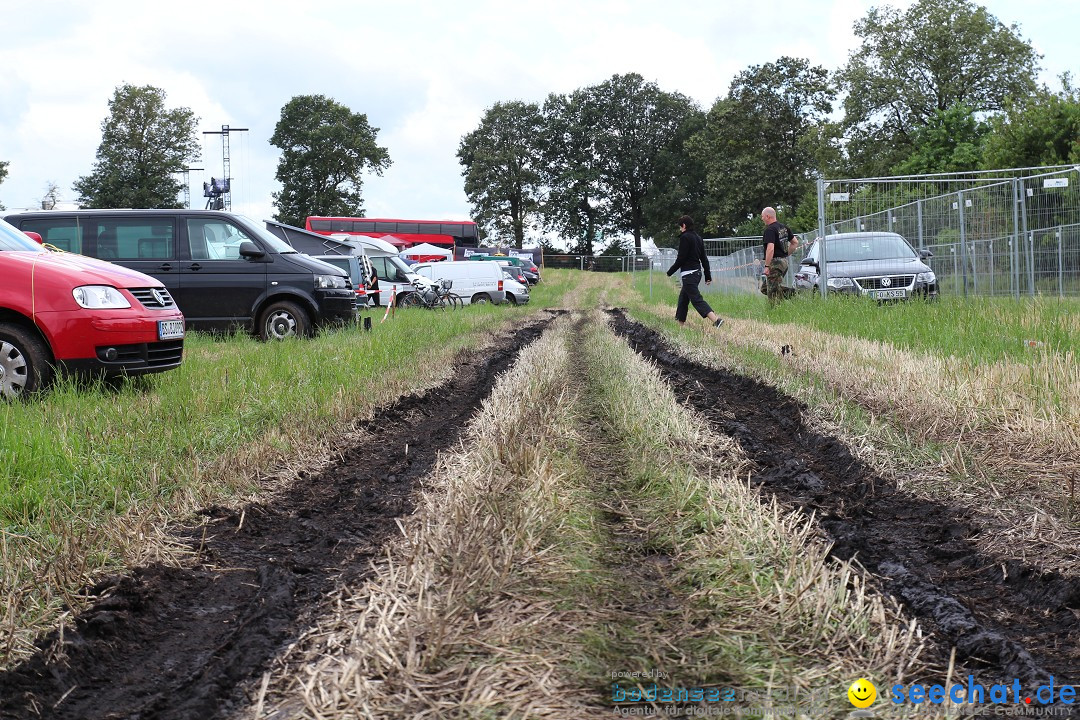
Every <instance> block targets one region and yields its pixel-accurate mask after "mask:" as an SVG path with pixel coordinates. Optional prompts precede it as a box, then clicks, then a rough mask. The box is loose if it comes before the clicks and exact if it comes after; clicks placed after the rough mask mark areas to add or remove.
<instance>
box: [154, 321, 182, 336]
mask: <svg viewBox="0 0 1080 720" xmlns="http://www.w3.org/2000/svg"><path fill="white" fill-rule="evenodd" d="M157 334H158V340H177V339H179V338H182V337H184V321H183V320H158V324H157Z"/></svg>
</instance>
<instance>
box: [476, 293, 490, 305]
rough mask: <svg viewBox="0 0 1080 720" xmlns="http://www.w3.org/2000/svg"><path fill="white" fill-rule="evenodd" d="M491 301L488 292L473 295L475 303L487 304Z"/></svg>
mask: <svg viewBox="0 0 1080 720" xmlns="http://www.w3.org/2000/svg"><path fill="white" fill-rule="evenodd" d="M489 302H491V298H489V297H488V296H487V293H476V294H475V295H473V296H472V304H473V305H486V304H488V303H489Z"/></svg>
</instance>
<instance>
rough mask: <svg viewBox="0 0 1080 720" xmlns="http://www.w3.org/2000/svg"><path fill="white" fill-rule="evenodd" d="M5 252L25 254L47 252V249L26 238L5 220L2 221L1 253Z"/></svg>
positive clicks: (0, 222)
mask: <svg viewBox="0 0 1080 720" xmlns="http://www.w3.org/2000/svg"><path fill="white" fill-rule="evenodd" d="M3 250H20V251H23V252H47V251H46V250H45V248H43V247H41V246H40V245H38V244H37V243H36V242H34V241H33V240H31V239H30V238H28V237H26V236H25V235H23V234H22V233H21V232H19V231H18V230H16V229H15V228H13V227H12V226H11V225H8V224H7V223H6V222H4V221H3V220H0V251H3Z"/></svg>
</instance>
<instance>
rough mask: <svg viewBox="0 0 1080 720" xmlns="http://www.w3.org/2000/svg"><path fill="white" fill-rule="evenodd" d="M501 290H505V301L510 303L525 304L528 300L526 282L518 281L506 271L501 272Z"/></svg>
mask: <svg viewBox="0 0 1080 720" xmlns="http://www.w3.org/2000/svg"><path fill="white" fill-rule="evenodd" d="M503 290H504V291H505V292H506V302H508V303H510V304H511V305H526V304H528V302H529V285H528V283H523V282H519V281H518V280H515V279H514V277H513V276H512V275H511V274H510V273H508V272H505V273H503Z"/></svg>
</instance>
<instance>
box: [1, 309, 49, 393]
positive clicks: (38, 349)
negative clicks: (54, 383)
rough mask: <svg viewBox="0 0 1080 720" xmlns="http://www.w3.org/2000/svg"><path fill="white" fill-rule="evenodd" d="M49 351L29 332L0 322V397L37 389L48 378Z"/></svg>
mask: <svg viewBox="0 0 1080 720" xmlns="http://www.w3.org/2000/svg"><path fill="white" fill-rule="evenodd" d="M52 372H53V370H52V366H51V365H49V352H48V349H47V348H46V347H45V343H43V342H42V341H41V339H40V338H38V337H37V336H36V335H34V333H33V332H31V331H30V330H27V329H26V328H23V327H20V326H19V325H14V324H12V323H0V398H18V397H22V396H25V395H29V394H30V393H34V392H37V391H38V390H41V389H42V388H44V387H45V386H46V385H48V384H49V380H51V379H52Z"/></svg>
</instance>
